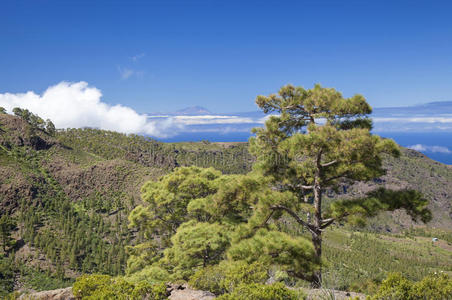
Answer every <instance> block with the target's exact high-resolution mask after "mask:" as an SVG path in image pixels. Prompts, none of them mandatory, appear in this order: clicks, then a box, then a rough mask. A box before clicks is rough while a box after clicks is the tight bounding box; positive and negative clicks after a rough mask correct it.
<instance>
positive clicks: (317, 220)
mask: <svg viewBox="0 0 452 300" xmlns="http://www.w3.org/2000/svg"><path fill="white" fill-rule="evenodd" d="M320 157H321V154H320V153H319V156H318V157H317V172H316V176H315V178H314V208H315V213H314V227H315V231H316V232H315V233H312V243H313V245H314V250H315V255H316V258H317V260H318V261H319V262H320V263H321V258H322V231H321V227H322V187H321V186H320V177H321V166H320ZM311 285H312V287H314V288H320V287H321V286H322V266H321V265H320V268H319V269H318V270H317V271H315V272H314V274H313V281H312V283H311Z"/></svg>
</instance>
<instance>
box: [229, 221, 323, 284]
mask: <svg viewBox="0 0 452 300" xmlns="http://www.w3.org/2000/svg"><path fill="white" fill-rule="evenodd" d="M228 256H229V257H230V258H231V259H234V260H246V261H247V262H249V263H251V262H254V261H260V262H262V263H265V264H266V265H271V264H276V265H278V266H280V267H281V268H282V269H283V270H285V271H287V272H288V273H290V274H291V275H293V276H296V277H299V278H306V277H309V274H310V273H312V272H313V271H314V270H316V269H317V268H318V266H319V261H318V258H317V257H316V255H315V252H314V247H313V246H312V243H311V242H310V241H308V240H307V239H305V238H304V237H293V236H290V235H288V234H286V233H283V232H280V231H268V230H265V229H259V230H258V231H257V232H256V234H255V235H254V236H253V237H251V238H249V239H244V240H242V241H240V242H238V243H236V244H234V245H232V246H231V248H230V249H229V251H228Z"/></svg>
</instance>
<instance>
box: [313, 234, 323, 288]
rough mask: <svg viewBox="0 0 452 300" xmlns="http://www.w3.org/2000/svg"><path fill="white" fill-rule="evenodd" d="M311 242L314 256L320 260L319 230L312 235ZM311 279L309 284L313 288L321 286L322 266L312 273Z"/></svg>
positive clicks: (320, 237) (320, 241)
mask: <svg viewBox="0 0 452 300" xmlns="http://www.w3.org/2000/svg"><path fill="white" fill-rule="evenodd" d="M312 243H313V244H314V250H315V255H316V258H317V259H318V260H319V261H320V259H321V258H322V233H321V232H319V233H318V234H317V235H312ZM312 275H313V276H312V277H313V281H312V282H311V286H312V287H313V288H320V287H321V286H322V266H320V268H319V269H318V270H317V271H315V272H314V274H312Z"/></svg>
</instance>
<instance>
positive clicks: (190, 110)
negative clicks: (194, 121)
mask: <svg viewBox="0 0 452 300" xmlns="http://www.w3.org/2000/svg"><path fill="white" fill-rule="evenodd" d="M175 114H178V115H211V114H212V113H211V112H210V111H209V110H208V109H206V108H204V107H202V106H198V105H196V106H190V107H187V108H184V109H180V110H178V111H176V112H175Z"/></svg>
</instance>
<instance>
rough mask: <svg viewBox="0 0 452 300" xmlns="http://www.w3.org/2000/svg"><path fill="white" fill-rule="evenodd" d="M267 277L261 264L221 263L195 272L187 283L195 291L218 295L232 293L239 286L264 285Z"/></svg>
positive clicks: (243, 262) (265, 269) (242, 262)
mask: <svg viewBox="0 0 452 300" xmlns="http://www.w3.org/2000/svg"><path fill="white" fill-rule="evenodd" d="M267 277H268V276H267V268H266V267H265V266H264V265H263V264H262V263H259V262H254V263H252V264H248V263H247V262H245V261H222V262H221V263H220V264H219V265H215V266H210V267H207V268H203V269H201V270H199V271H198V272H196V273H195V274H194V275H193V276H192V277H191V279H190V282H189V283H190V285H191V286H192V287H194V288H196V289H200V290H208V291H210V292H212V293H214V294H216V295H220V294H223V293H226V292H232V291H233V290H234V288H235V287H236V286H238V285H239V284H251V283H264V282H265V281H266V280H267Z"/></svg>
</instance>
